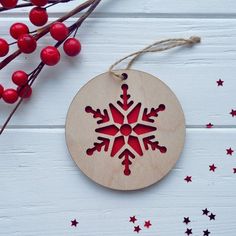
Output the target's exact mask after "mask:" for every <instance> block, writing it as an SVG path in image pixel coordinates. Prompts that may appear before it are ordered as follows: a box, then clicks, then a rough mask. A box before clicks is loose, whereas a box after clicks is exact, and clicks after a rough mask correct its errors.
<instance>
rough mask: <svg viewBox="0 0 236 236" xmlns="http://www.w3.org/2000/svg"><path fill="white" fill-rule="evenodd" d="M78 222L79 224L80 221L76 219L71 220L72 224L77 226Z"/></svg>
mask: <svg viewBox="0 0 236 236" xmlns="http://www.w3.org/2000/svg"><path fill="white" fill-rule="evenodd" d="M77 224H79V222H78V221H77V220H76V219H74V220H71V226H74V227H77Z"/></svg>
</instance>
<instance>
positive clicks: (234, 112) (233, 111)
mask: <svg viewBox="0 0 236 236" xmlns="http://www.w3.org/2000/svg"><path fill="white" fill-rule="evenodd" d="M229 114H230V115H231V116H232V117H235V116H236V110H234V109H232V110H231V112H230V113H229Z"/></svg>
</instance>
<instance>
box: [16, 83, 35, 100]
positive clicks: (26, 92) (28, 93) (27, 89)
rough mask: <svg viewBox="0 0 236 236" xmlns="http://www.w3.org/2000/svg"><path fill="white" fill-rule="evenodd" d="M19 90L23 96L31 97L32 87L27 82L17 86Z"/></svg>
mask: <svg viewBox="0 0 236 236" xmlns="http://www.w3.org/2000/svg"><path fill="white" fill-rule="evenodd" d="M17 92H18V94H19V96H20V97H21V98H29V97H30V96H31V94H32V88H31V87H30V86H29V85H28V84H27V85H25V86H22V87H20V86H19V87H18V88H17Z"/></svg>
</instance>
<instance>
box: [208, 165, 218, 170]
mask: <svg viewBox="0 0 236 236" xmlns="http://www.w3.org/2000/svg"><path fill="white" fill-rule="evenodd" d="M216 168H217V167H216V166H215V165H214V164H212V165H210V166H209V171H213V172H215V170H216Z"/></svg>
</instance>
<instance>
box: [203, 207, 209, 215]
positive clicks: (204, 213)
mask: <svg viewBox="0 0 236 236" xmlns="http://www.w3.org/2000/svg"><path fill="white" fill-rule="evenodd" d="M209 212H210V211H208V209H207V208H206V209H204V210H202V214H203V215H206V216H207V215H208V213H209Z"/></svg>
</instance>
